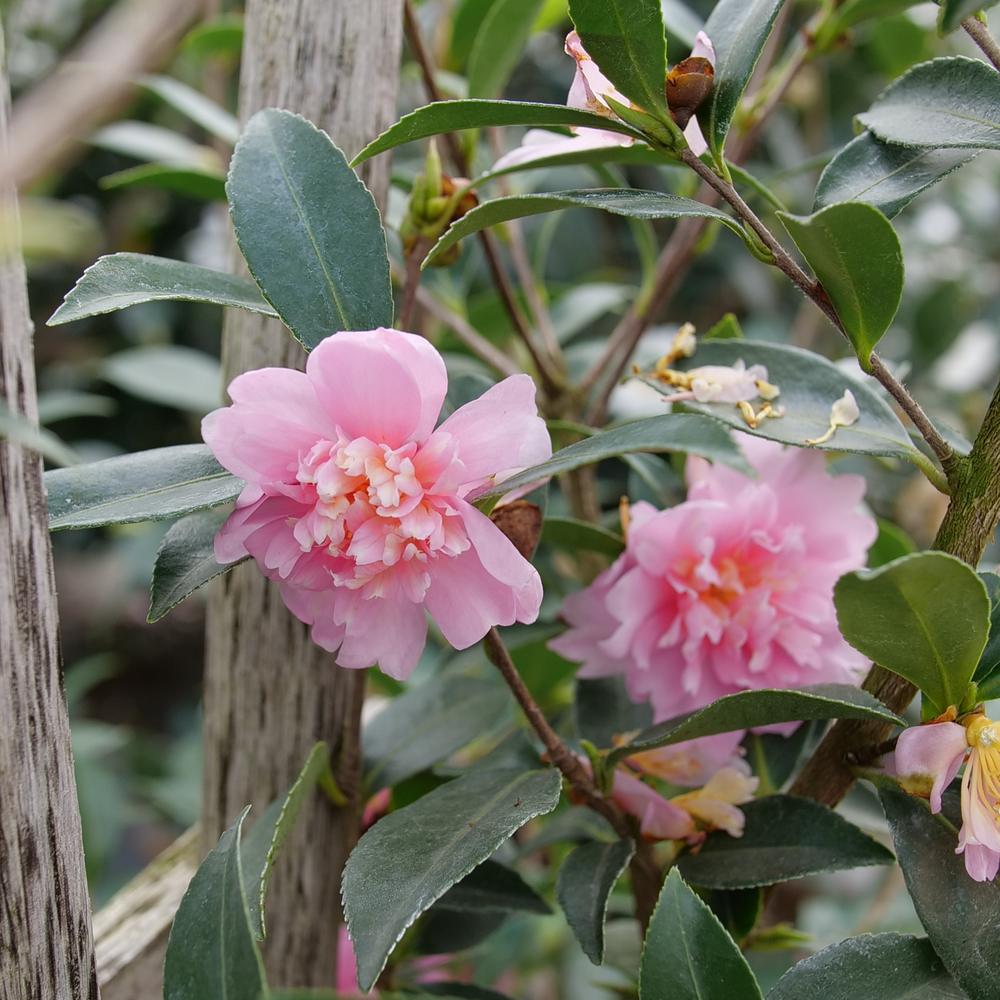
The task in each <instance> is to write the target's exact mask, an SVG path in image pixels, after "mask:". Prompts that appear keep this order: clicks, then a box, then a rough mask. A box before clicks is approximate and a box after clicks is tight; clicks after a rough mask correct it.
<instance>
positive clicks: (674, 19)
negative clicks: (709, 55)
mask: <svg viewBox="0 0 1000 1000" xmlns="http://www.w3.org/2000/svg"><path fill="white" fill-rule="evenodd" d="M660 13H661V14H662V15H663V26H664V28H666V31H667V34H668V35H670V36H671V37H673V38H676V39H677V41H679V42H682V43H683V44H684V45H687V46H688V47H689V48H693V47H694V42H695V38H696V37H697V35H698V32H699V31H701V30H702V29H703V28H704V27H705V22H704V21H703V20H702V19H701V18H700V17H699V16H698V15H697V14H696V13H695V12H694V11H693V10H691V8H690V7H688V6H687V4H685V3H682V2H681V0H660Z"/></svg>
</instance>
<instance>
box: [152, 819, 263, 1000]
mask: <svg viewBox="0 0 1000 1000" xmlns="http://www.w3.org/2000/svg"><path fill="white" fill-rule="evenodd" d="M249 811H250V807H249V806H247V808H246V809H244V810H243V812H242V813H241V814H240V816H239V817H238V818H237V819H236V821H235V822H234V823H233V825H232V826H231V827H229V829H228V830H226V832H225V833H224V834H223V835H222V837H221V838H220V840H219V843H218V844H217V845H216V846H215V848H214V849H213V850H212V852H211V853H210V854H209V855H208V857H207V858H205V860H204V861H203V862H202V863H201V865H200V866H199V868H198V871H197V872H195V875H194V878H192V879H191V884H190V885H189V886H188V889H187V892H185V893H184V898H183V899H182V900H181V904H180V906H179V907H178V908H177V914H176V915H175V917H174V923H173V927H172V928H171V929H170V940H169V942H168V944H167V954H166V958H165V960H164V963H163V1000H205V998H206V997H248V998H249V997H257V996H259V995H260V994H261V993H262V992H263V991H264V990H266V988H267V984H266V982H265V979H264V963H263V962H262V961H261V957H260V953H259V952H258V951H257V945H256V943H255V942H254V935H253V931H252V929H251V925H250V912H249V909H248V907H247V897H246V893H245V891H244V888H243V872H242V866H241V862H240V830H241V829H242V826H243V820H244V819H245V818H246V814H247V813H248V812H249Z"/></svg>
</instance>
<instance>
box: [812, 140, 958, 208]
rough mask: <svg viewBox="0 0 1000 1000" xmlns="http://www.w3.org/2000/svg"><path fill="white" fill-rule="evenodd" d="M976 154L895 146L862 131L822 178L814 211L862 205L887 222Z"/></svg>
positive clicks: (836, 157)
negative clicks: (874, 210)
mask: <svg viewBox="0 0 1000 1000" xmlns="http://www.w3.org/2000/svg"><path fill="white" fill-rule="evenodd" d="M975 156H976V153H968V152H964V151H961V150H954V149H916V148H914V147H912V146H893V145H890V144H889V143H885V142H879V141H878V139H876V138H875V136H873V135H872V133H871V132H867V131H865V132H862V133H861V135H859V136H857V138H855V139H852V140H851V141H850V142H849V143H848V144H847V145H846V146H845V147H844V148H843V149H842V150H841V151H840V152H839V153H838V154H837V155H836V156H835V157H834V158H833V159H832V160H831V161H830V162H829V163H828V164H827V166H826V169H824V171H823V173H822V174H821V175H820V178H819V184H817V185H816V199H815V201H814V203H813V211H814V212H816V211H819V209H821V208H824V207H826V206H827V205H835V204H839V203H840V202H846V201H862V202H864V203H865V204H867V205H871V206H872V207H873V208H877V209H878V210H879V211H880V212H881V213H882V214H883V215H884V216H885V217H886V218H888V219H891V218H893V217H895V216H896V215H898V214H899V213H900V212H901V211H902V210H903V209H904V208H905V207H906V206H907V205H909V203H910V202H911V201H913V199H914V198H916V196H917V195H918V194H920V192H921V191H926V190H927V189H928V188H929V187H931V185H933V184H937V182H938V181H939V180H941V178H942V177H947V176H948V174H950V173H951V172H952V171H954V170H957V169H958V168H959V167H964V166H965V164H967V163H969V162H970V161H971V160H973V159H974V158H975Z"/></svg>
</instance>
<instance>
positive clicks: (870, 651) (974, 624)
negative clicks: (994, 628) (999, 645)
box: [833, 552, 990, 711]
mask: <svg viewBox="0 0 1000 1000" xmlns="http://www.w3.org/2000/svg"><path fill="white" fill-rule="evenodd" d="M833 600H834V603H835V604H836V606H837V621H838V623H839V624H840V631H841V632H842V633H843V636H844V638H845V639H846V640H847V641H848V642H849V643H850V644H851V645H852V646H853V647H854V648H855V649H857V650H860V652H862V653H864V654H865V656H867V657H869V658H870V659H872V660H874V661H875V662H876V663H878V664H880V665H881V666H883V667H885V668H886V669H887V670H892V671H893V672H894V673H897V674H899V675H900V676H901V677H905V678H906V679H907V680H909V681H912V682H913V683H914V684H916V685H917V687H918V688H920V690H921V691H923V692H924V694H925V695H927V697H928V698H929V699H930V700H931V701H932V702H933V703H934V704H935V705H937V706H938V707H939V708H940V710H941V711H944V710H945V709H946V708H947V707H948V706H949V705H960V704H961V703H962V699H963V698H964V697H965V692H966V689H967V688H968V686H969V681H970V680H972V675H973V673H974V672H975V669H976V665H977V664H978V662H979V656H980V654H981V653H982V651H983V647H984V646H985V645H986V639H987V637H988V635H989V627H990V599H989V595H988V594H987V593H986V587H985V586H984V585H983V581H982V580H980V579H979V577H977V576H976V574H975V573H974V572H973V571H972V570H971V569H970V568H969V567H968V566H966V564H965V563H963V562H962V561H961V560H960V559H956V558H955V557H954V556H949V555H945V553H943V552H915V553H914V554H913V555H909V556H903V558H902V559H896V560H895V561H893V562H891V563H887V564H886V565H885V566H880V567H879V568H878V569H873V570H858V571H857V572H855V573H847V574H846V575H844V576H842V577H841V578H840V579H839V580H838V581H837V584H836V586H835V587H834V590H833Z"/></svg>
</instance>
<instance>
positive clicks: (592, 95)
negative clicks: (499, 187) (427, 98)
mask: <svg viewBox="0 0 1000 1000" xmlns="http://www.w3.org/2000/svg"><path fill="white" fill-rule="evenodd" d="M566 54H567V55H569V56H572V57H573V59H575V60H576V75H575V76H574V77H573V83H572V85H571V86H570V88H569V95H568V96H567V98H566V106H567V107H570V108H579V109H580V110H581V111H593V112H594V113H595V114H599V115H602V116H603V117H605V118H611V117H614V116H615V115H614V112H613V111H612V109H611V106H610V105H609V104H608V103H607V101H606V98H608V97H611V98H613V99H614V100H615V101H617V102H618V103H619V104H623V105H624V106H625V107H629V106H630V105H631V101H629V99H628V98H627V97H626V96H625V95H624V94H622V93H621V92H620V91H619V90H618V88H617V87H615V85H614V84H613V83H612V82H611V81H610V80H609V79H608V78H607V77H606V76H605V75H604V74H603V73H602V72H601V70H600V68H599V67H598V65H597V63H596V62H594V60H593V59H592V58H591V57H590V55H589V54H588V53H587V50H586V49H585V48H584V47H583V43H582V42H581V41H580V36H579V35H578V34H577V33H576V32H575V31H571V32H570V33H569V34H568V35H567V36H566ZM691 55H692V56H700V57H702V58H704V59H708V61H709V62H710V63H711V64H712V65H713V67H714V66H715V49H714V48H713V47H712V42H711V41H710V40H709V37H708V35H706V34H705V32H704V31H699V32H698V36H697V38H696V39H695V43H694V48H693V49H692V50H691ZM573 131H575V132H576V135H574V136H573V138H571V139H568V138H566V137H565V136H560V135H558V134H557V133H555V132H549V131H547V130H546V129H529V130H528V131H527V132H526V133H525V135H524V139H523V140H522V143H521V145H520V146H518V147H517V148H516V149H512V150H511V151H510V152H509V153H506V154H504V155H503V156H501V157H500V158H499V159H498V160H497V161H496V163H494V164H493V167H492V169H493V170H505V169H507V167H514V166H520V165H522V164H525V163H530V162H532V160H539V159H542V158H543V157H547V156H559V155H562V154H564V153H579V152H583V151H584V150H587V149H601V148H603V147H605V146H631V145H632V144H633V143H634V142H635V139H633V138H632V137H631V136H628V135H622V134H621V133H620V132H609V131H607V130H606V129H595V128H579V129H574V130H573ZM684 138H685V139H686V140H687V143H688V146H690V147H691V150H692V152H693V153H694V154H695V156H701V155H702V154H703V153H706V152H707V151H708V143H706V142H705V137H704V136H703V135H702V132H701V128H700V126H699V125H698V119H697V117H695V116H692V118H691V120H690V121H689V122H688V124H687V127H686V128H685V129H684Z"/></svg>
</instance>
